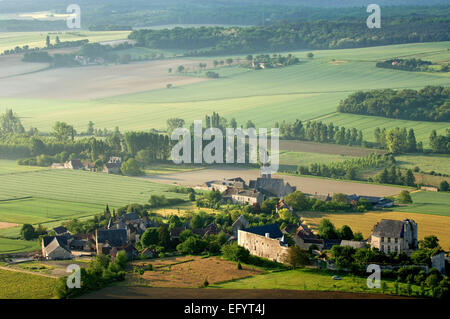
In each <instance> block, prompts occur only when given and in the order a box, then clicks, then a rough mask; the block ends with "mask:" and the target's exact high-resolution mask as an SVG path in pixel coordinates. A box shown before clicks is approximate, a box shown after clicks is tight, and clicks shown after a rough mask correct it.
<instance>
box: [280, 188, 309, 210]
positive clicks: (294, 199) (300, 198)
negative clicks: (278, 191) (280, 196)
mask: <svg viewBox="0 0 450 319" xmlns="http://www.w3.org/2000/svg"><path fill="white" fill-rule="evenodd" d="M284 200H285V202H286V204H288V205H289V207H292V209H294V211H297V212H301V211H304V210H306V209H308V208H309V200H308V197H306V195H305V194H303V193H302V192H300V191H295V192H293V193H291V194H289V195H288V196H286V197H285V198H284Z"/></svg>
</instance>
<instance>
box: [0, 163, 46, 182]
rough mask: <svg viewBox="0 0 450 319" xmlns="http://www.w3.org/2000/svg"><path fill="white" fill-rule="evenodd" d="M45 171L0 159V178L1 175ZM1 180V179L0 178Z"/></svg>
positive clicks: (37, 167)
mask: <svg viewBox="0 0 450 319" xmlns="http://www.w3.org/2000/svg"><path fill="white" fill-rule="evenodd" d="M44 169H47V168H46V167H39V166H22V165H17V163H16V161H12V160H4V159H0V176H1V175H3V174H10V173H20V172H32V171H39V170H44ZM0 178H1V177H0Z"/></svg>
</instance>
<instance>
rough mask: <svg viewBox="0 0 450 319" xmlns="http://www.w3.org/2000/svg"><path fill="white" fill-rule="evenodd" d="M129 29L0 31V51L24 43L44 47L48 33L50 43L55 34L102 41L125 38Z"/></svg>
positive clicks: (62, 39) (69, 38) (67, 37)
mask: <svg viewBox="0 0 450 319" xmlns="http://www.w3.org/2000/svg"><path fill="white" fill-rule="evenodd" d="M129 33H130V32H129V31H85V30H83V31H63V32H0V53H1V52H3V51H4V50H10V49H14V48H15V47H16V46H19V47H22V46H24V45H28V46H30V48H36V47H37V48H44V47H45V39H46V37H47V35H50V38H51V41H52V43H54V41H55V38H56V36H58V37H59V39H60V40H61V41H77V40H84V39H88V40H89V42H102V41H111V40H120V39H126V38H127V37H128V34H129Z"/></svg>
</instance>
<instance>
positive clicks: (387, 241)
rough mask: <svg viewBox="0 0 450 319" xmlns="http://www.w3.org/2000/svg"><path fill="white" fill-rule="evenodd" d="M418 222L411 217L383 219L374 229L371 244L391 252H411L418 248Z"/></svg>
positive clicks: (387, 252)
mask: <svg viewBox="0 0 450 319" xmlns="http://www.w3.org/2000/svg"><path fill="white" fill-rule="evenodd" d="M417 243H418V241H417V224H416V223H415V222H414V221H413V220H411V219H405V220H391V219H382V220H381V221H380V222H379V223H377V224H376V225H375V226H374V228H373V231H372V235H371V241H370V246H371V247H372V248H378V249H379V250H380V251H383V252H385V253H386V254H389V253H391V252H396V253H397V254H400V253H403V252H404V253H407V254H408V255H409V254H411V253H412V252H413V251H414V250H415V249H417Z"/></svg>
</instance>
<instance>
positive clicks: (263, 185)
mask: <svg viewBox="0 0 450 319" xmlns="http://www.w3.org/2000/svg"><path fill="white" fill-rule="evenodd" d="M249 188H253V189H255V190H257V191H258V192H261V193H262V194H263V195H265V196H267V197H280V198H282V197H284V196H287V195H289V194H291V193H293V192H295V191H296V189H297V188H296V187H295V186H291V185H290V184H289V183H285V182H284V180H283V179H282V178H272V177H271V175H270V174H264V175H262V177H258V178H257V179H256V180H251V181H250V183H249Z"/></svg>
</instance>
